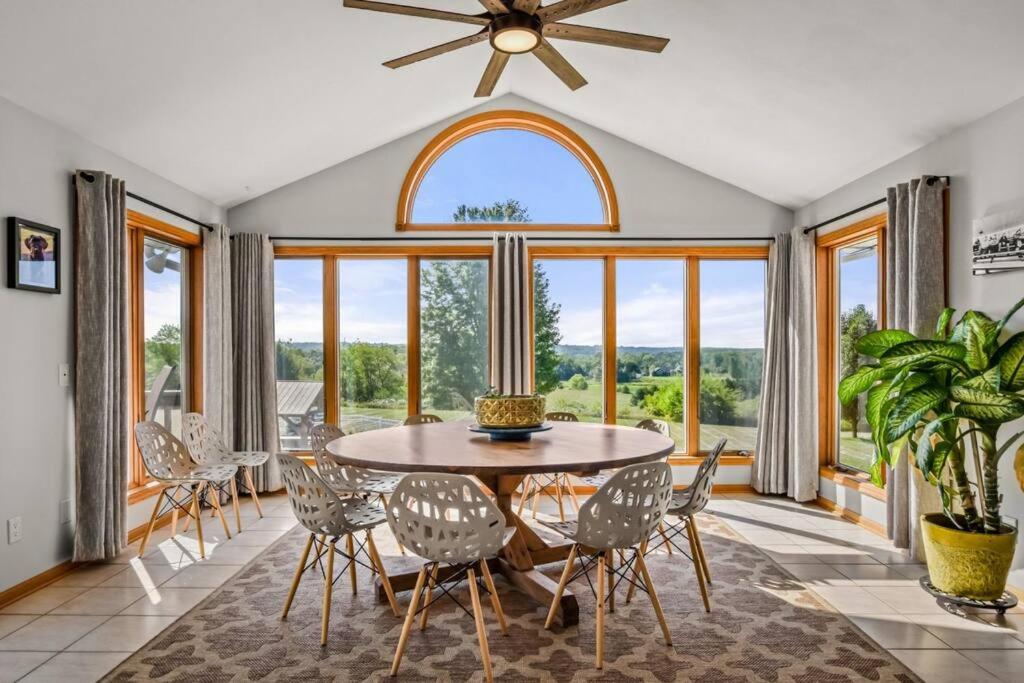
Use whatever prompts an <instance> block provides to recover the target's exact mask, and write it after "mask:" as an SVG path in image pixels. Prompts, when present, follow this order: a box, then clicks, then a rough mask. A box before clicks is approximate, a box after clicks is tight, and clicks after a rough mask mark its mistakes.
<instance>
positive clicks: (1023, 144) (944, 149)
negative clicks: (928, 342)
mask: <svg viewBox="0 0 1024 683" xmlns="http://www.w3.org/2000/svg"><path fill="white" fill-rule="evenodd" d="M925 174H935V175H949V176H952V184H951V187H950V236H949V258H950V263H949V298H950V301H949V305H951V306H954V307H956V308H958V309H960V310H961V311H962V310H965V309H968V308H977V309H979V310H982V311H985V312H987V313H988V314H989V315H991V316H993V317H1000V316H1002V315H1003V313H1004V312H1005V311H1006V309H1008V308H1009V307H1010V306H1011V305H1012V304H1013V303H1015V302H1016V301H1017V300H1018V299H1020V298H1021V297H1024V270H1017V271H1014V272H1010V273H1003V274H998V275H987V276H974V275H972V274H971V262H970V260H971V244H972V241H973V240H972V228H971V222H972V221H973V220H974V219H976V218H980V217H982V216H986V215H989V214H992V213H1000V212H1003V211H1008V210H1012V211H1016V210H1019V209H1024V99H1022V100H1018V101H1016V102H1014V103H1013V104H1010V105H1008V106H1006V107H1004V108H1003V109H1000V110H999V111H997V112H995V113H993V114H990V115H989V116H986V117H984V118H982V119H979V120H978V121H975V122H974V123H972V124H970V125H968V126H965V127H963V128H961V129H959V130H957V131H955V132H954V133H951V134H950V135H948V136H946V137H944V138H942V139H940V140H937V141H935V142H933V143H932V144H930V145H927V146H926V147H923V148H922V149H920V150H918V151H916V152H914V153H912V154H909V155H907V156H905V157H903V158H902V159H899V160H897V161H894V162H893V163H891V164H889V165H888V166H885V167H883V168H880V169H878V170H877V171H875V172H873V173H870V174H869V175H867V176H865V177H863V178H861V179H859V180H857V181H855V182H853V183H850V184H849V185H846V186H845V187H842V188H840V189H838V190H836V191H834V192H832V193H830V194H828V195H826V196H825V197H822V198H821V199H819V200H818V201H816V202H814V203H812V204H809V205H808V206H806V207H804V208H803V209H800V210H799V211H798V212H797V223H798V224H801V225H813V224H815V223H817V222H820V221H822V220H825V219H827V218H830V217H831V216H834V215H838V214H840V213H844V212H846V211H849V210H850V209H851V208H853V207H857V206H861V205H863V204H866V203H868V202H869V201H871V200H873V199H877V198H879V197H882V196H884V195H885V188H886V187H889V186H891V185H893V184H894V183H898V182H906V181H908V180H909V179H910V178H912V177H915V176H921V175H925ZM879 210H884V207H879V208H876V209H874V210H873V211H874V212H878V211H879ZM867 215H871V211H868V212H865V213H864V214H862V215H860V216H852V217H850V219H849V220H848V221H845V222H844V223H837V224H836V225H835V226H831V227H830V229H834V228H839V227H842V226H843V225H844V224H848V223H851V222H854V221H856V220H859V219H861V218H863V217H864V216H867ZM1022 329H1024V314H1019V315H1018V316H1017V318H1016V319H1015V320H1014V321H1013V322H1011V324H1010V326H1009V331H1010V332H1018V331H1020V330H1022ZM1021 429H1024V421H1019V422H1017V423H1015V424H1013V425H1009V426H1006V427H1004V428H1003V432H1002V434H1003V435H1004V436H1006V435H1008V434H1012V433H1016V432H1017V431H1020V430H1021ZM1012 467H1013V457H1012V454H1010V455H1009V456H1007V457H1004V458H1003V460H1002V462H1001V468H1000V482H1001V484H1002V490H1003V495H1004V503H1003V511H1004V513H1005V514H1007V515H1010V516H1012V517H1016V518H1018V519H1020V518H1024V494H1022V492H1021V490H1020V487H1019V486H1018V485H1017V482H1016V478H1015V477H1014V475H1013V471H1012ZM881 521H882V522H883V523H884V511H883V515H882V520H881ZM1014 566H1015V567H1016V569H1015V571H1014V573H1013V576H1012V577H1011V582H1012V583H1013V584H1014V585H1016V586H1024V549H1022V545H1021V542H1020V541H1018V546H1017V557H1016V559H1015V561H1014Z"/></svg>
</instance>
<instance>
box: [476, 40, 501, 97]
mask: <svg viewBox="0 0 1024 683" xmlns="http://www.w3.org/2000/svg"><path fill="white" fill-rule="evenodd" d="M508 58H509V54H508V53H507V52H500V51H498V50H495V51H494V52H493V53H491V61H489V62H487V68H486V69H484V75H483V77H482V78H481V79H480V85H478V86H477V87H476V93H474V94H473V97H490V95H491V93H492V92H494V86H495V85H497V84H498V79H499V78H501V72H502V71H504V70H505V65H506V64H508Z"/></svg>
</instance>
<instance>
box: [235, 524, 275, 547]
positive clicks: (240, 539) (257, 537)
mask: <svg viewBox="0 0 1024 683" xmlns="http://www.w3.org/2000/svg"><path fill="white" fill-rule="evenodd" d="M286 533H288V532H287V531H284V530H280V531H252V530H250V529H248V528H246V527H244V526H243V527H242V533H240V534H238V535H236V536H235V537H234V538H232V539H231V543H232V544H233V545H251V546H259V547H263V548H265V547H267V546H269V545H270V544H271V543H273V542H274V541H276V540H277V539H279V538H281V537H282V536H284V535H285V534H286Z"/></svg>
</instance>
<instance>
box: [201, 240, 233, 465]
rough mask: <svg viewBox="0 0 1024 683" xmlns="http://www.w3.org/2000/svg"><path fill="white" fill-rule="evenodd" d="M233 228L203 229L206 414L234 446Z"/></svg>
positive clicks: (204, 405) (204, 408) (230, 444)
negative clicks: (231, 229)
mask: <svg viewBox="0 0 1024 683" xmlns="http://www.w3.org/2000/svg"><path fill="white" fill-rule="evenodd" d="M233 342H234V340H233V338H232V336H231V231H230V230H228V228H227V226H226V225H215V226H213V230H212V231H209V230H204V231H203V414H204V415H205V416H206V419H207V421H209V423H210V424H211V425H213V426H214V427H216V428H217V429H218V430H219V431H220V433H221V434H222V435H223V436H224V440H225V441H227V447H228V448H232V442H233V440H234V422H233V420H232V408H233V406H232V391H231V389H232V384H233V378H234V373H233V365H234V364H233V359H232V352H231V351H232V344H233Z"/></svg>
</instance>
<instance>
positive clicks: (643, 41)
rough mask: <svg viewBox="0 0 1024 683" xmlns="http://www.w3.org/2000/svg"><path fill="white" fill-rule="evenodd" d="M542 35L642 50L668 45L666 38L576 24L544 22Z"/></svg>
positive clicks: (662, 48)
mask: <svg viewBox="0 0 1024 683" xmlns="http://www.w3.org/2000/svg"><path fill="white" fill-rule="evenodd" d="M544 35H545V36H546V37H547V38H561V39H562V40H576V41H579V42H581V43H594V44H596V45H610V46H611V47H621V48H626V49H627V50H644V51H645V52H661V51H662V50H664V49H665V46H666V45H668V38H658V37H657V36H645V35H642V34H639V33H627V32H626V31H612V30H611V29H607V28H594V27H592V26H577V25H575V24H544Z"/></svg>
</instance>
